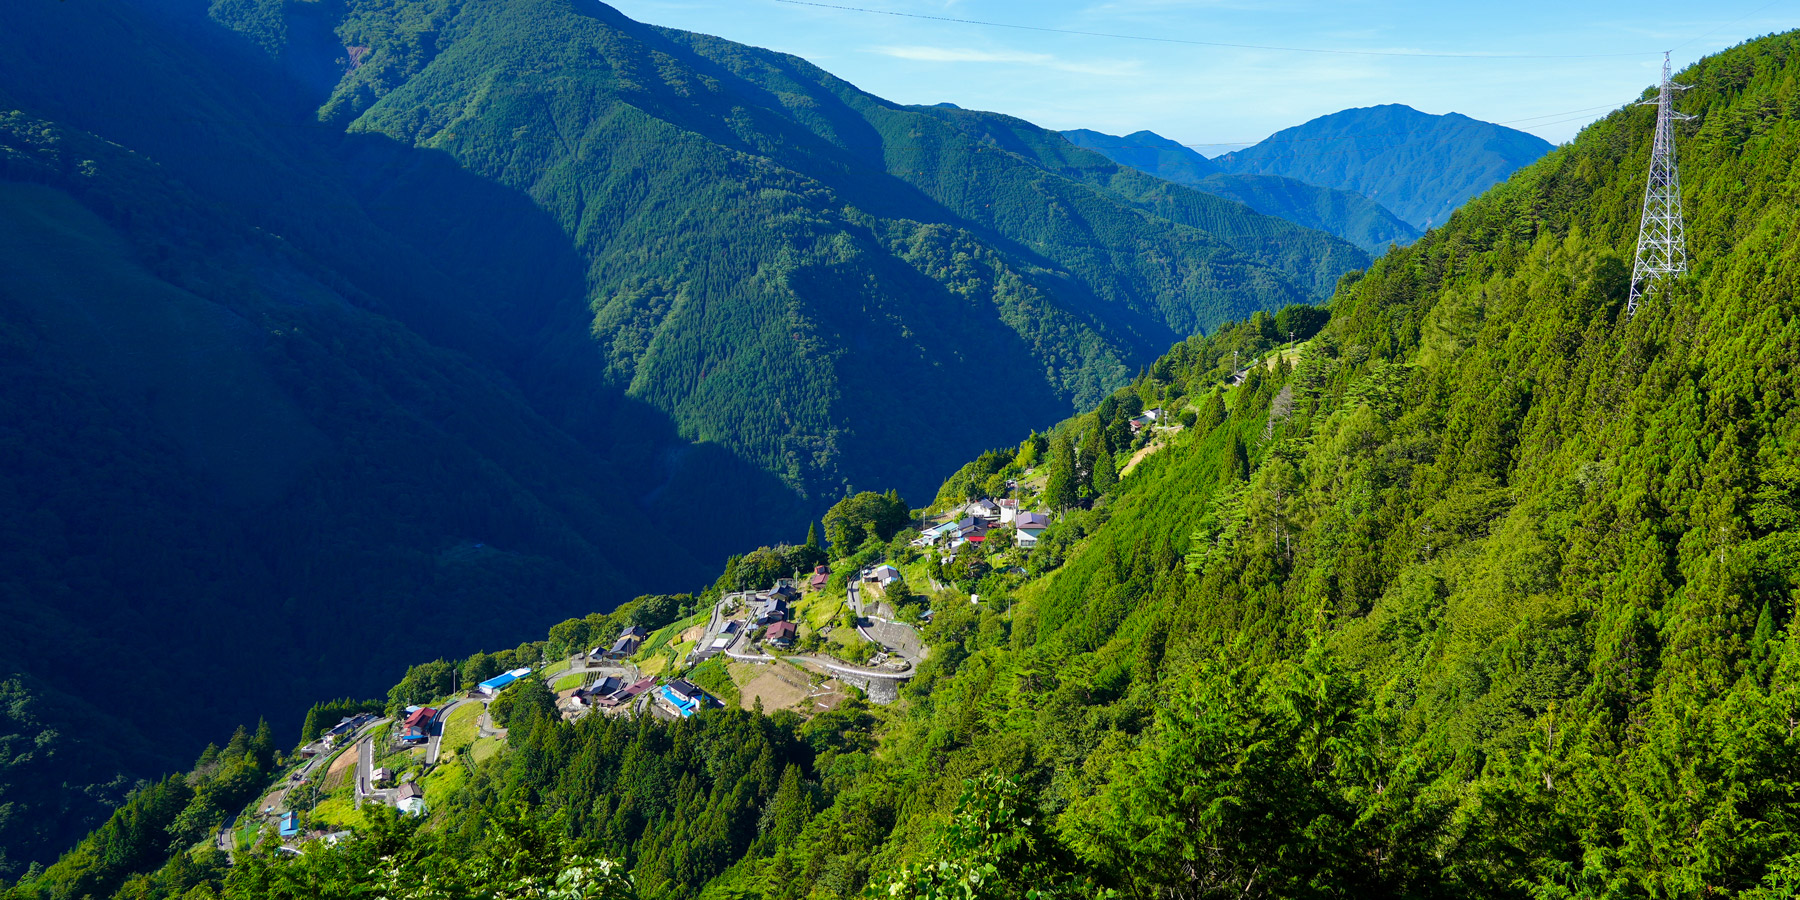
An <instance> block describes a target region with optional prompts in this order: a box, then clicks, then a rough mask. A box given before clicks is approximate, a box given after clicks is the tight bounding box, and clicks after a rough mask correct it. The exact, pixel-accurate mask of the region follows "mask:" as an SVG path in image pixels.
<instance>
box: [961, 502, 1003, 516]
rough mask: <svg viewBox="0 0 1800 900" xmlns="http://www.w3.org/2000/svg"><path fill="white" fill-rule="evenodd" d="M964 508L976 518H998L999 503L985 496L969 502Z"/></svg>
mask: <svg viewBox="0 0 1800 900" xmlns="http://www.w3.org/2000/svg"><path fill="white" fill-rule="evenodd" d="M964 510H965V511H966V512H968V514H969V515H971V516H974V517H975V518H977V519H986V520H988V521H989V522H992V521H994V520H996V519H999V518H1000V504H998V503H995V502H994V501H992V500H989V499H987V498H986V497H983V498H981V499H980V500H977V501H975V502H973V503H970V504H969V505H968V506H966V507H964Z"/></svg>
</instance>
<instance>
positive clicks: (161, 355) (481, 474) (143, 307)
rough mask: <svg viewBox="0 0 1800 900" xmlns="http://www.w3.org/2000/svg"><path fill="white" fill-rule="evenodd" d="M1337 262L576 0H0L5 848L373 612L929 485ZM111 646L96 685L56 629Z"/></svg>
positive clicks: (704, 566)
mask: <svg viewBox="0 0 1800 900" xmlns="http://www.w3.org/2000/svg"><path fill="white" fill-rule="evenodd" d="M1366 262H1367V256H1366V255H1365V254H1364V253H1362V251H1360V250H1358V249H1357V248H1355V247H1353V246H1351V245H1349V244H1346V243H1344V242H1342V241H1339V240H1337V239H1335V238H1332V237H1330V236H1328V235H1325V234H1322V233H1319V232H1315V231H1311V230H1308V229H1305V228H1301V227H1298V226H1295V225H1292V224H1291V223H1288V222H1285V221H1282V220H1279V219H1274V218H1270V217H1267V216H1262V215H1258V214H1256V213H1255V212H1253V211H1251V210H1249V209H1247V208H1245V207H1243V206H1241V205H1238V204H1235V203H1231V202H1228V201H1224V200H1220V199H1218V198H1216V197H1212V196H1209V195H1206V194H1203V193H1199V192H1194V191H1190V190H1186V189H1173V188H1172V186H1170V185H1167V184H1165V183H1162V182H1158V181H1156V180H1155V179H1153V178H1150V177H1148V176H1145V175H1143V174H1142V173H1137V172H1133V171H1131V170H1127V169H1123V168H1121V167H1119V166H1116V165H1114V164H1112V163H1111V162H1109V161H1107V160H1106V159H1105V158H1103V157H1100V156H1098V155H1096V154H1092V153H1087V152H1084V151H1077V150H1076V149H1075V148H1072V147H1070V146H1069V145H1068V144H1067V142H1065V141H1063V140H1061V139H1060V138H1059V137H1058V136H1056V135H1055V134H1054V133H1052V132H1046V131H1043V130H1041V129H1037V128H1035V127H1034V126H1031V125H1029V124H1028V123H1024V122H1021V121H1018V120H1014V119H1007V118H1005V117H1001V116H994V115H989V114H982V113H962V112H955V113H952V112H951V111H943V110H934V111H926V110H917V109H911V108H906V107H900V106H896V105H894V104H891V103H887V102H885V101H883V100H881V99H879V98H876V97H872V96H870V95H868V94H865V93H862V92H860V91H858V90H856V89H855V88H854V87H852V86H850V85H848V84H845V83H844V82H842V81H839V80H837V79H835V78H832V77H831V76H830V75H828V74H827V73H825V72H823V71H821V70H819V69H817V68H815V67H813V66H810V65H808V64H806V63H804V62H802V61H800V60H797V59H793V58H791V57H787V56H782V55H780V54H774V53H769V52H766V51H762V50H758V49H755V48H750V47H744V46H741V45H736V44H731V43H729V42H726V41H721V40H717V39H714V38H709V37H706V36H704V35H695V34H687V33H681V32H674V31H664V30H659V29H656V28H654V27H651V26H648V25H644V24H642V23H638V22H633V21H631V20H629V19H626V18H625V17H623V16H620V15H619V14H617V13H616V12H615V11H613V10H611V9H610V8H608V7H605V6H604V5H601V4H595V3H586V2H582V3H576V2H572V0H458V2H437V0H406V2H397V3H396V2H364V0H320V2H307V3H289V2H284V0H219V2H210V3H209V2H205V0H95V2H82V3H38V2H24V3H7V4H5V5H4V6H3V7H0V371H3V372H4V373H5V377H4V378H3V379H0V412H3V413H4V415H3V416H0V419H4V421H5V422H6V423H7V424H6V426H5V429H4V430H0V458H3V462H4V464H3V465H0V521H3V522H4V523H5V524H4V525H0V530H4V531H5V540H4V541H0V556H4V565H0V616H4V617H5V619H6V621H7V625H8V627H6V628H4V629H0V697H4V698H5V703H4V705H0V847H4V850H5V855H4V857H0V873H9V874H16V873H18V872H20V871H22V870H23V869H24V867H25V866H27V865H28V864H29V863H31V862H33V861H38V862H48V861H49V860H50V859H52V858H53V857H54V856H55V854H56V853H57V852H58V851H59V850H60V849H62V848H66V847H68V846H69V845H70V844H71V843H72V842H73V841H74V840H75V839H76V838H77V837H79V836H80V835H81V834H83V833H85V832H86V831H87V830H88V829H90V828H92V827H93V826H95V825H96V824H98V823H99V822H100V821H102V820H103V819H104V817H105V816H106V814H107V812H108V810H110V809H111V808H113V807H114V806H116V805H117V804H118V803H119V802H120V801H121V800H122V799H123V797H124V796H125V795H126V793H127V792H129V791H130V790H131V788H132V787H133V785H134V784H136V783H137V782H138V781H140V780H145V779H150V778H152V776H154V775H156V773H160V772H164V771H168V770H170V769H172V768H173V767H175V766H177V765H180V764H184V763H185V762H186V761H188V760H189V759H191V758H192V757H193V755H194V753H196V752H197V751H198V750H199V749H200V747H201V745H203V744H204V743H205V739H204V735H208V734H214V733H217V732H219V731H223V730H228V729H230V728H231V727H233V726H234V725H235V724H237V723H238V722H240V721H246V720H254V719H255V718H256V717H258V716H261V715H267V716H269V717H271V718H282V719H286V718H289V717H292V716H296V715H299V714H300V713H301V712H303V711H304V710H305V709H306V708H307V706H308V704H311V703H314V702H317V701H319V700H320V699H321V698H325V697H342V696H352V697H362V696H366V695H367V694H368V693H369V692H370V691H371V686H372V685H379V684H382V683H385V682H388V681H391V680H392V678H393V677H394V676H395V675H396V674H397V670H398V669H399V667H400V666H401V658H400V657H399V656H396V655H395V654H393V653H390V652H389V651H390V650H392V649H394V648H396V647H410V648H412V650H411V651H407V652H422V653H424V654H425V655H433V654H443V655H453V654H463V653H466V652H468V651H470V650H472V649H474V648H475V647H476V646H479V645H480V644H481V643H483V642H488V641H494V640H504V641H515V640H524V639H525V638H526V637H528V636H533V635H538V634H541V633H542V632H543V629H544V628H545V627H546V626H547V625H549V624H550V623H551V622H554V621H557V620H558V619H561V618H563V617H565V616H567V615H569V614H570V613H571V612H575V611H586V610H590V609H595V608H599V609H602V610H604V609H607V608H610V606H611V605H612V604H615V603H617V602H619V601H620V600H623V599H625V598H628V597H631V596H634V595H637V594H641V593H645V592H651V591H671V590H680V589H683V588H690V587H692V586H693V585H696V584H704V583H705V582H706V581H708V580H709V579H711V578H713V577H714V575H715V574H716V572H717V567H718V565H719V563H720V562H721V561H722V560H724V559H725V558H727V556H729V555H730V554H733V553H737V552H741V551H743V550H744V549H745V548H749V547H755V546H758V545H762V544H778V543H784V542H785V543H792V542H796V541H798V540H800V538H801V536H802V535H803V534H804V533H805V529H806V527H807V525H808V523H809V522H816V521H817V520H818V518H819V516H820V515H821V514H822V513H823V512H824V511H825V510H826V509H827V508H828V507H829V506H830V505H831V504H832V503H834V502H836V501H837V500H838V499H840V498H841V497H843V496H845V495H847V494H850V493H853V492H854V489H857V488H864V487H873V486H877V485H879V486H880V487H881V488H882V489H884V490H886V489H890V488H891V489H898V490H900V491H901V492H903V493H904V494H906V495H912V494H918V495H920V496H921V497H923V496H928V495H929V492H930V491H931V490H932V489H933V488H934V487H935V485H936V484H937V482H938V481H939V480H940V479H941V478H942V473H943V472H944V471H945V470H947V469H949V468H952V467H954V466H955V465H956V464H957V463H959V462H960V461H962V460H963V459H965V458H967V457H968V456H971V455H974V454H975V453H977V452H979V451H980V449H981V448H982V447H985V446H989V445H991V444H995V443H1004V442H1006V441H1010V440H1012V439H1013V438H1014V435H1015V434H1016V433H1019V432H1023V431H1025V430H1028V429H1030V428H1032V427H1041V426H1044V425H1046V424H1048V423H1051V422H1054V421H1056V420H1058V419H1060V418H1062V417H1064V416H1067V415H1068V414H1069V413H1070V412H1072V411H1074V410H1076V409H1080V408H1082V407H1084V406H1086V405H1087V404H1090V403H1092V402H1095V401H1096V400H1097V399H1098V398H1099V397H1100V396H1102V395H1104V394H1105V393H1106V392H1108V391H1111V390H1113V389H1114V388H1116V387H1117V386H1119V385H1120V384H1123V383H1125V382H1126V381H1128V380H1129V379H1130V377H1131V375H1132V373H1133V372H1134V371H1135V370H1136V369H1137V368H1138V367H1140V366H1142V365H1145V364H1147V363H1148V362H1150V361H1151V360H1153V359H1154V358H1155V356H1156V354H1157V353H1159V352H1160V351H1161V350H1162V349H1163V348H1164V347H1166V346H1168V344H1169V343H1171V342H1172V341H1174V340H1177V339H1179V338H1181V337H1184V336H1186V335H1188V334H1191V333H1193V332H1195V331H1197V330H1201V329H1205V328H1210V327H1213V326H1216V325H1217V324H1218V323H1220V322H1223V321H1225V320H1227V319H1232V318H1240V317H1242V316H1245V315H1248V314H1250V313H1252V312H1254V311H1256V310H1266V309H1275V308H1279V307H1281V306H1283V305H1287V304H1291V303H1293V302H1296V301H1300V300H1308V299H1319V298H1322V297H1323V296H1324V295H1325V294H1326V293H1328V292H1329V290H1330V289H1331V286H1332V285H1333V284H1334V283H1335V280H1336V279H1337V278H1338V276H1339V275H1340V274H1341V273H1342V272H1344V271H1346V270H1351V269H1355V268H1357V267H1360V266H1362V265H1364V264H1366ZM972 388H975V389H979V390H980V391H983V392H985V393H986V394H987V395H988V396H990V397H993V398H994V399H995V401H996V402H995V403H993V404H992V405H991V407H989V408H987V409H986V410H985V411H984V412H983V414H981V415H975V416H971V415H967V414H966V412H965V410H964V409H963V408H962V407H960V406H959V405H957V404H952V403H946V402H944V398H946V397H953V396H961V395H964V394H966V393H967V392H968V391H969V390H971V389H972ZM126 648H129V649H126ZM120 654H126V655H128V656H129V658H130V660H131V663H132V667H133V669H132V671H133V672H134V673H135V674H136V675H138V676H139V677H140V679H141V683H140V684H139V685H137V686H136V687H135V691H136V693H135V695H134V697H133V699H132V701H131V702H128V703H120V702H116V699H115V698H116V696H117V692H118V689H119V685H118V677H117V676H118V672H117V670H116V669H115V668H114V667H113V666H112V665H108V664H86V663H84V664H71V662H70V661H71V660H75V659H80V660H89V661H92V660H111V659H117V658H118V657H119V655H120ZM201 686H204V687H201Z"/></svg>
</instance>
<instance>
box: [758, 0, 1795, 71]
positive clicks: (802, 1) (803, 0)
mask: <svg viewBox="0 0 1800 900" xmlns="http://www.w3.org/2000/svg"><path fill="white" fill-rule="evenodd" d="M775 2H776V3H786V4H789V5H791V6H811V7H816V8H818V9H835V10H839V11H841V12H858V13H868V14H871V15H878V16H895V17H897V18H902V19H924V20H927V21H931V22H952V23H955V24H958V25H981V26H984V27H987V28H1011V29H1014V30H1017V31H1037V32H1045V33H1049V34H1072V35H1078V36H1081V37H1103V38H1113V39H1116V40H1123V41H1147V42H1150V43H1156V44H1185V45H1188V46H1193V47H1225V48H1229V49H1233V50H1274V51H1278V52H1282V53H1323V54H1328V55H1333V56H1396V57H1404V58H1408V59H1619V58H1622V57H1631V56H1639V57H1641V56H1648V55H1650V53H1649V52H1648V51H1646V52H1639V53H1573V54H1555V53H1427V52H1423V51H1419V52H1414V51H1401V50H1345V49H1336V48H1324V47H1282V46H1276V45H1272V44H1237V43H1231V42H1227V41H1200V40H1193V39H1190V38H1175V37H1156V36H1152V35H1143V34H1118V33H1116V32H1108V31H1081V30H1078V29H1073V28H1051V27H1049V26H1046V25H1021V24H1018V23H1016V22H988V21H983V20H981V19H961V18H956V17H954V16H933V15H928V14H926V13H910V12H899V11H896V10H891V9H869V8H867V7H862V6H844V5H840V4H837V3H819V2H816V0H775ZM1775 2H1777V3H1778V2H1781V0H1775ZM1770 5H1773V4H1770ZM1765 8H1766V7H1765ZM1720 27H1724V26H1720Z"/></svg>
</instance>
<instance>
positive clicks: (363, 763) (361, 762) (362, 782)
mask: <svg viewBox="0 0 1800 900" xmlns="http://www.w3.org/2000/svg"><path fill="white" fill-rule="evenodd" d="M374 771H375V739H374V738H371V737H364V738H363V739H362V743H360V744H357V745H356V808H357V809H361V808H362V804H363V797H364V796H366V795H367V794H368V793H369V776H370V775H372V774H373V773H374Z"/></svg>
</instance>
